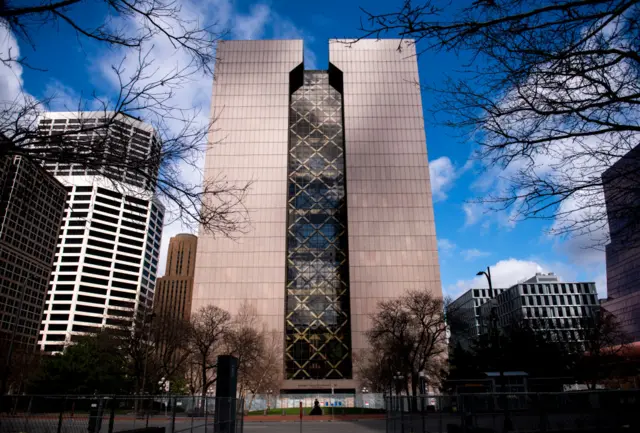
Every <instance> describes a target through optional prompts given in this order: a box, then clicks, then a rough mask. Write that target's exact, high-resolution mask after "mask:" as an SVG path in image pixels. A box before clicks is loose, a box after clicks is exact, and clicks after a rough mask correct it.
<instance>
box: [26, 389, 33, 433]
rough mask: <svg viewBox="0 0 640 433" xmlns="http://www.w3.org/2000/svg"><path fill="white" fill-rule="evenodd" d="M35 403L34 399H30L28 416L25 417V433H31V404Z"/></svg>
mask: <svg viewBox="0 0 640 433" xmlns="http://www.w3.org/2000/svg"><path fill="white" fill-rule="evenodd" d="M32 403H33V397H29V404H28V405H27V416H25V417H24V431H29V428H28V427H29V415H31V404H32Z"/></svg>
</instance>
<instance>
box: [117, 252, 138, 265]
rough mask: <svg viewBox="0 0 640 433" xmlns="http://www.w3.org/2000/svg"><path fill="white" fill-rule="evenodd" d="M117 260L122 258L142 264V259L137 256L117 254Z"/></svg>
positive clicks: (125, 260)
mask: <svg viewBox="0 0 640 433" xmlns="http://www.w3.org/2000/svg"><path fill="white" fill-rule="evenodd" d="M116 260H122V261H124V262H129V263H136V264H138V265H139V264H140V259H139V258H137V257H129V256H123V255H122V254H116Z"/></svg>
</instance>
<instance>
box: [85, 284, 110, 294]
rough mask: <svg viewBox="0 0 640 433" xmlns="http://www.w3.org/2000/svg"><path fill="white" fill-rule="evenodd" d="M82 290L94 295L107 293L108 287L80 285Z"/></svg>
mask: <svg viewBox="0 0 640 433" xmlns="http://www.w3.org/2000/svg"><path fill="white" fill-rule="evenodd" d="M80 291H81V292H83V293H93V294H94V295H106V294H107V290H106V289H100V288H98V287H90V286H80Z"/></svg>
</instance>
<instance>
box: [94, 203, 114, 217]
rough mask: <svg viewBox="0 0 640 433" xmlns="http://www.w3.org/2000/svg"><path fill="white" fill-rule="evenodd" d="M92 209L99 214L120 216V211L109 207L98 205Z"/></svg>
mask: <svg viewBox="0 0 640 433" xmlns="http://www.w3.org/2000/svg"><path fill="white" fill-rule="evenodd" d="M93 209H94V210H97V211H100V212H104V213H108V214H111V215H120V209H112V208H110V207H106V206H101V205H99V204H96V205H94V206H93Z"/></svg>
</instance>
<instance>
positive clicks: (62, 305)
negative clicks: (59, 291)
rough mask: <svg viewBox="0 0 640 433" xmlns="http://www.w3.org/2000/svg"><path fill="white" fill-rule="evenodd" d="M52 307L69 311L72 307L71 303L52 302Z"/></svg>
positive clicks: (56, 309)
mask: <svg viewBox="0 0 640 433" xmlns="http://www.w3.org/2000/svg"><path fill="white" fill-rule="evenodd" d="M51 309H52V310H55V311H64V310H67V311H68V310H70V309H71V304H51Z"/></svg>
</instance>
